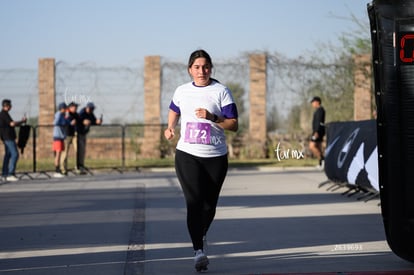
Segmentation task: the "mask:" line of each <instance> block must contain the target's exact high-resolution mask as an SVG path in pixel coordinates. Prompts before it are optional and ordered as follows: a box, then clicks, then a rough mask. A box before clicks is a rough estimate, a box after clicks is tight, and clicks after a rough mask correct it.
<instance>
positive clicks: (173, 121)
mask: <svg viewBox="0 0 414 275" xmlns="http://www.w3.org/2000/svg"><path fill="white" fill-rule="evenodd" d="M179 118H180V114H177V113H176V112H174V111H173V110H171V109H170V110H169V112H168V127H167V129H165V131H164V136H165V138H166V139H168V140H171V139H173V138H174V135H175V133H174V129H175V126H177V123H178V119H179Z"/></svg>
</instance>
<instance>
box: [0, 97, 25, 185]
mask: <svg viewBox="0 0 414 275" xmlns="http://www.w3.org/2000/svg"><path fill="white" fill-rule="evenodd" d="M1 105H2V110H1V112H0V139H1V140H2V141H3V143H4V152H5V153H4V159H3V168H2V177H3V178H4V180H6V181H17V180H18V178H17V177H16V173H15V172H16V165H17V161H18V159H19V152H18V151H17V144H16V138H17V136H16V130H15V127H16V126H19V125H21V124H23V123H26V121H27V119H26V117H23V118H22V120H21V121H14V120H13V119H12V118H11V116H10V114H9V111H10V110H11V108H12V103H11V100H10V99H3V101H2V103H1Z"/></svg>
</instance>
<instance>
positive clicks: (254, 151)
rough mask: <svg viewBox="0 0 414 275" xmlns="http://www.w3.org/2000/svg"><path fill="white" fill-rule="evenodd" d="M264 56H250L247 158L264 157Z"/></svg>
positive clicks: (265, 80) (265, 130)
mask: <svg viewBox="0 0 414 275" xmlns="http://www.w3.org/2000/svg"><path fill="white" fill-rule="evenodd" d="M266 59H267V58H266V55H265V54H253V55H250V61H249V66H250V116H249V145H248V146H249V156H250V157H255V158H263V157H265V156H266V154H267V153H266V140H267V129H266V86H267V85H266V83H267V79H266Z"/></svg>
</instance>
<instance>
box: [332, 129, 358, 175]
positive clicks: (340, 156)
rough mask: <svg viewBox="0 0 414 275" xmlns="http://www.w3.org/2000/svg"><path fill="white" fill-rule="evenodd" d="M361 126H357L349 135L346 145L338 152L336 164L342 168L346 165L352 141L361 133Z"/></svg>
mask: <svg viewBox="0 0 414 275" xmlns="http://www.w3.org/2000/svg"><path fill="white" fill-rule="evenodd" d="M359 129H360V128H356V129H355V130H354V131H353V132H352V134H350V135H349V137H348V139H347V140H346V141H345V143H344V146H343V147H342V149H341V152H339V154H338V160H337V162H336V164H337V165H338V168H339V169H340V168H342V166H343V165H344V162H345V160H346V157H347V156H348V153H349V149H350V148H351V147H352V143H354V141H355V138H356V137H357V135H358V133H359Z"/></svg>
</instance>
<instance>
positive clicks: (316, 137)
mask: <svg viewBox="0 0 414 275" xmlns="http://www.w3.org/2000/svg"><path fill="white" fill-rule="evenodd" d="M311 104H312V107H313V108H314V109H315V111H314V113H313V120H312V136H311V139H310V142H309V149H310V150H311V152H312V154H313V155H314V156H315V157H316V158H317V159H318V160H319V165H318V168H320V169H323V166H324V156H323V152H322V141H323V137H324V135H325V109H324V108H323V107H322V100H321V98H320V97H319V96H315V97H313V98H312V100H311Z"/></svg>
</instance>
